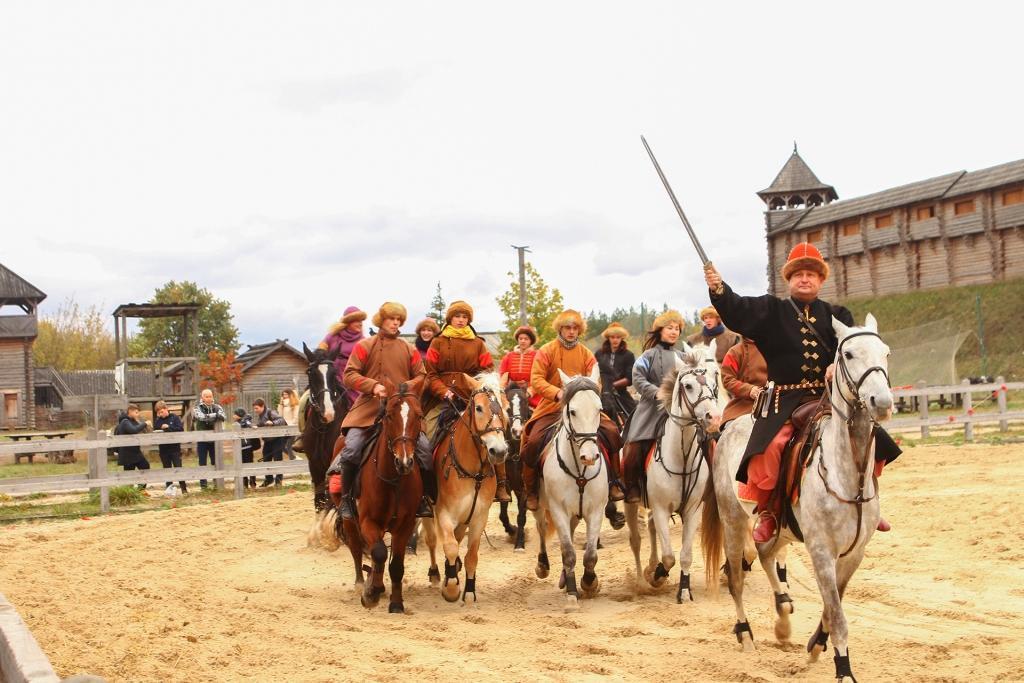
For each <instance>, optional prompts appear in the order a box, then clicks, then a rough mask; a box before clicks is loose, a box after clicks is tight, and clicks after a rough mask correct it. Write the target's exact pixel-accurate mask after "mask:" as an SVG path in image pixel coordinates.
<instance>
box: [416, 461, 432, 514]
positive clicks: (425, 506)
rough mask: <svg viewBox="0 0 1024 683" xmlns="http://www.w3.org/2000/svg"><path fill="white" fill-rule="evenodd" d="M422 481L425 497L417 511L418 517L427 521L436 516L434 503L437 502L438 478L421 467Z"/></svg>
mask: <svg viewBox="0 0 1024 683" xmlns="http://www.w3.org/2000/svg"><path fill="white" fill-rule="evenodd" d="M420 481H422V482H423V497H422V498H421V499H420V506H419V507H418V508H417V509H416V516H417V517H420V518H422V519H427V518H430V517H433V516H434V502H435V501H436V500H437V477H435V476H434V473H433V472H431V471H429V470H425V469H423V468H422V467H420Z"/></svg>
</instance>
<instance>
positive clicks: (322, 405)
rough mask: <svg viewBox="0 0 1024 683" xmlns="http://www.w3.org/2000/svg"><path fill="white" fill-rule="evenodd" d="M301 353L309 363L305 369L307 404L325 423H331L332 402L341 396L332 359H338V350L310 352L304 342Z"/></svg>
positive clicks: (332, 415)
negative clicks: (311, 406) (307, 393)
mask: <svg viewBox="0 0 1024 683" xmlns="http://www.w3.org/2000/svg"><path fill="white" fill-rule="evenodd" d="M302 352H303V353H304V354H305V355H306V360H307V361H309V367H308V368H306V379H307V380H308V382H309V402H310V403H311V404H312V405H313V408H314V409H315V410H316V411H317V412H318V413H320V415H321V416H322V417H323V419H324V421H325V422H333V421H334V402H335V401H336V400H337V399H338V397H339V396H341V383H340V382H339V381H338V374H337V373H336V372H335V371H334V359H335V358H337V357H338V349H335V350H334V351H333V352H331V353H324V351H323V349H319V348H318V349H317V350H316V351H310V350H309V347H308V346H306V342H302Z"/></svg>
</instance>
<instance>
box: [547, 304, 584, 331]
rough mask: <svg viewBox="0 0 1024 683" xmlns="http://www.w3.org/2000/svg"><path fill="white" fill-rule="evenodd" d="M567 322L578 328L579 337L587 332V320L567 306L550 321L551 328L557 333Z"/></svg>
mask: <svg viewBox="0 0 1024 683" xmlns="http://www.w3.org/2000/svg"><path fill="white" fill-rule="evenodd" d="M569 324H575V325H576V326H577V327H579V328H580V337H582V336H583V335H585V334H586V333H587V321H586V320H584V319H583V316H582V315H580V314H579V311H574V310H573V309H571V308H567V309H565V310H564V311H562V312H561V313H559V314H558V315H556V316H555V319H554V320H553V321H552V322H551V329H553V330H554V331H555V333H556V334H557V333H559V332H561V331H562V328H563V327H565V326H566V325H569Z"/></svg>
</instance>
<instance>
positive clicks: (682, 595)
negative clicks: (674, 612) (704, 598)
mask: <svg viewBox="0 0 1024 683" xmlns="http://www.w3.org/2000/svg"><path fill="white" fill-rule="evenodd" d="M684 602H693V593H691V592H690V589H689V588H684V589H682V590H681V591H679V593H678V594H677V595H676V604H678V605H681V604H683V603H684Z"/></svg>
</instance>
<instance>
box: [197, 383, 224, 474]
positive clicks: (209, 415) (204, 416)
mask: <svg viewBox="0 0 1024 683" xmlns="http://www.w3.org/2000/svg"><path fill="white" fill-rule="evenodd" d="M227 419H228V416H227V415H226V414H225V413H224V409H223V408H221V407H220V404H218V403H215V402H214V400H213V392H212V391H210V390H209V389H203V392H202V393H201V394H200V395H199V403H197V404H196V407H195V408H193V409H192V428H193V429H194V430H195V431H197V432H202V431H212V430H214V429H215V428H216V426H217V423H218V422H224V421H226V420H227ZM196 455H197V456H199V466H200V467H205V466H206V461H207V459H209V461H210V464H211V465H216V464H217V450H216V447H215V445H214V442H213V441H198V442H196ZM199 488H201V489H205V488H206V480H205V479H200V480H199Z"/></svg>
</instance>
